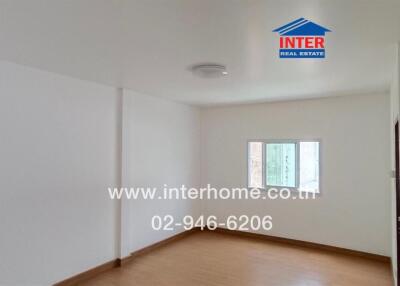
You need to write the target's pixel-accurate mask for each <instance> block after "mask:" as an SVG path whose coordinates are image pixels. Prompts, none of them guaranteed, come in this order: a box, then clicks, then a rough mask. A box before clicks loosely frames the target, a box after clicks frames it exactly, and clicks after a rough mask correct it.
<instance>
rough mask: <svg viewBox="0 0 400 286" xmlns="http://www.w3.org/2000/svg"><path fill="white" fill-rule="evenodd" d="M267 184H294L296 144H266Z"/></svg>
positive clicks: (283, 185) (286, 185)
mask: <svg viewBox="0 0 400 286" xmlns="http://www.w3.org/2000/svg"><path fill="white" fill-rule="evenodd" d="M266 149H267V150H266V152H267V154H266V155H267V170H266V171H267V185H268V186H279V187H295V186H296V144H294V143H279V144H270V143H268V144H267V145H266Z"/></svg>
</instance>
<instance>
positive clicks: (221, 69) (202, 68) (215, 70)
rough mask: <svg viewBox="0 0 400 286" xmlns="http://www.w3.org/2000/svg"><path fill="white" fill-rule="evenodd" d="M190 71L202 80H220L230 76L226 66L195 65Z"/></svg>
mask: <svg viewBox="0 0 400 286" xmlns="http://www.w3.org/2000/svg"><path fill="white" fill-rule="evenodd" d="M190 70H191V71H192V73H193V74H194V75H196V76H199V77H202V78H218V77H223V76H226V75H227V74H228V72H227V70H226V66H224V65H220V64H198V65H193V66H192V67H191V68H190Z"/></svg>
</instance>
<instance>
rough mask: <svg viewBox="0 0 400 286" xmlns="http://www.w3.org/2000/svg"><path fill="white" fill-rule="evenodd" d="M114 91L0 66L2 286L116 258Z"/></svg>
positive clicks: (36, 281) (58, 276) (57, 276)
mask: <svg viewBox="0 0 400 286" xmlns="http://www.w3.org/2000/svg"><path fill="white" fill-rule="evenodd" d="M117 116H118V114H117V96H116V92H115V89H114V88H111V87H106V86H102V85H98V84H94V83H89V82H85V81H80V80H76V79H71V78H68V77H64V76H60V75H55V74H52V73H47V72H43V71H38V70H34V69H31V68H27V67H23V66H17V65H14V64H10V63H5V62H0V137H1V139H0V158H1V159H0V192H1V198H0V226H1V231H0V232H1V234H0V285H8V286H11V285H50V284H52V283H54V282H58V281H60V280H63V279H65V278H68V277H71V276H73V275H75V274H77V273H80V272H83V271H85V270H87V269H89V268H92V267H95V266H98V265H100V264H102V263H104V262H107V261H109V260H111V259H114V258H116V255H117V254H116V251H117V245H116V243H117V231H116V226H117V221H116V220H117V213H116V211H117V208H116V202H114V201H111V200H110V199H109V198H108V193H107V187H108V186H110V185H111V186H112V185H115V184H116V182H117V174H116V172H117V160H116V158H117V147H118V144H117V141H118V138H117V122H118V120H117Z"/></svg>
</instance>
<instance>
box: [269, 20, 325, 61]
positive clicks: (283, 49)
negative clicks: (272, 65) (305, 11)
mask: <svg viewBox="0 0 400 286" xmlns="http://www.w3.org/2000/svg"><path fill="white" fill-rule="evenodd" d="M273 32H277V33H279V36H280V38H279V57H280V58H325V33H326V32H331V31H330V30H329V29H327V28H324V27H322V26H320V25H317V24H315V23H314V22H311V21H309V20H306V19H304V18H300V19H297V20H296V21H293V22H290V23H289V24H286V25H284V26H282V27H279V28H277V29H275V30H273Z"/></svg>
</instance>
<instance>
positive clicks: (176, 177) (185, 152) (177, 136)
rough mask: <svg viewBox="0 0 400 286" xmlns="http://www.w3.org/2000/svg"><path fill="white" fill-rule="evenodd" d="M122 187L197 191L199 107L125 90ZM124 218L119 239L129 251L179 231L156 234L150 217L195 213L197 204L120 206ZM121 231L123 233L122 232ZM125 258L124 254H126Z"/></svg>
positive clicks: (142, 202) (150, 202) (141, 202)
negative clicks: (126, 215) (167, 187)
mask: <svg viewBox="0 0 400 286" xmlns="http://www.w3.org/2000/svg"><path fill="white" fill-rule="evenodd" d="M123 125H124V143H123V144H124V147H123V148H124V154H125V155H124V156H126V163H125V166H124V168H126V170H124V172H123V173H124V174H125V175H124V177H125V178H124V180H123V184H124V186H128V187H155V188H158V189H162V188H163V187H164V184H167V185H168V186H169V187H180V186H181V185H182V184H184V185H185V186H187V187H198V186H199V185H200V164H199V162H200V113H199V110H198V109H197V108H194V107H190V106H186V105H182V104H179V103H174V102H171V101H167V100H164V99H160V98H156V97H151V96H146V95H142V94H139V93H135V92H133V91H130V90H125V91H124V123H123ZM124 203H126V204H124V206H126V208H127V209H128V210H127V211H126V212H127V213H128V216H129V218H128V220H127V222H125V223H124V227H125V228H127V229H128V231H126V232H125V237H123V238H122V239H123V240H127V241H128V243H127V247H128V249H129V251H130V252H132V251H135V250H138V249H140V248H143V247H145V246H148V245H150V244H153V243H155V242H157V241H160V240H162V239H165V238H167V237H169V236H172V235H174V234H176V233H178V232H180V231H181V229H176V230H175V231H155V230H153V229H152V228H151V218H152V217H153V216H154V215H161V216H164V215H167V214H170V215H173V216H174V218H175V219H176V220H179V219H180V218H182V217H183V216H184V215H196V214H197V213H198V212H199V204H198V203H197V202H196V201H189V200H187V201H185V200H180V201H178V200H170V201H165V200H130V201H128V202H124ZM123 232H124V231H123ZM124 254H125V255H126V254H127V253H126V252H125V253H124Z"/></svg>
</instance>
